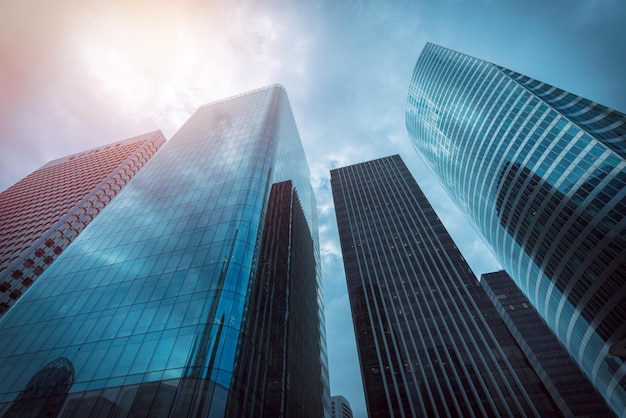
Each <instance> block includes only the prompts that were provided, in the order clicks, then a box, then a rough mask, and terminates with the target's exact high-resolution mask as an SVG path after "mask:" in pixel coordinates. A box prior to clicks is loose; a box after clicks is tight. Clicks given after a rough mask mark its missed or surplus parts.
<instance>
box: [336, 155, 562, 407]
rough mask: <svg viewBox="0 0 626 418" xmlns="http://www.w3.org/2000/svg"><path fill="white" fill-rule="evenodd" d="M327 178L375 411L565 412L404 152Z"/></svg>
mask: <svg viewBox="0 0 626 418" xmlns="http://www.w3.org/2000/svg"><path fill="white" fill-rule="evenodd" d="M331 185H332V190H333V198H334V201H335V211H336V215H337V223H338V226H339V237H340V242H341V250H342V253H343V260H344V267H345V271H346V280H347V284H348V294H349V297H350V307H351V310H352V318H353V321H354V327H355V335H356V340H357V348H358V353H359V361H360V365H361V372H362V376H363V383H364V385H363V386H364V388H365V399H366V403H367V409H368V414H369V416H370V418H375V417H389V416H395V417H414V416H474V415H476V416H554V415H555V414H556V415H558V409H557V406H556V405H555V404H554V402H553V401H552V400H551V398H550V397H549V396H548V392H547V390H546V389H545V387H543V385H542V384H541V383H540V382H539V379H538V378H537V376H536V375H535V374H534V372H533V371H532V370H531V369H530V367H528V366H527V364H526V362H525V358H524V356H523V354H522V352H521V350H520V349H519V347H518V346H517V344H516V343H515V341H514V340H513V338H512V336H511V335H510V334H509V332H508V331H507V329H506V327H504V325H503V323H502V321H501V320H500V318H499V316H498V315H497V312H496V311H495V308H494V306H493V304H491V302H490V301H489V300H488V298H487V295H486V294H485V292H484V290H483V289H482V288H481V286H480V284H479V283H478V281H477V280H476V277H475V276H474V274H473V273H472V271H471V269H470V268H469V266H468V265H467V263H466V262H465V260H464V259H463V256H462V255H461V253H460V252H459V250H458V249H457V247H456V246H455V244H454V242H453V241H452V238H450V236H449V235H448V233H447V231H446V230H445V228H444V226H443V224H442V223H441V222H440V221H439V218H438V217H437V215H436V214H435V212H434V211H433V209H432V207H431V206H430V204H429V203H428V200H427V199H426V197H425V196H424V194H423V193H422V191H421V190H420V188H419V186H418V185H417V183H416V182H415V180H414V178H413V177H412V176H411V174H410V172H409V170H408V169H407V167H406V166H405V165H404V162H403V161H402V159H401V158H400V157H399V156H398V155H395V156H392V157H387V158H382V159H378V160H374V161H369V162H365V163H361V164H356V165H352V166H348V167H343V168H339V169H335V170H332V171H331Z"/></svg>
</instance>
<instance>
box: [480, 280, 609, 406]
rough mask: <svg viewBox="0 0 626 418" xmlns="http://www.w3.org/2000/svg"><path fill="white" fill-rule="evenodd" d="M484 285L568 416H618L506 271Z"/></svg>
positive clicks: (511, 330)
mask: <svg viewBox="0 0 626 418" xmlns="http://www.w3.org/2000/svg"><path fill="white" fill-rule="evenodd" d="M480 283H481V285H482V287H483V289H485V291H486V292H487V295H488V296H489V299H490V300H491V302H492V303H493V304H494V306H495V307H496V309H497V311H498V314H499V315H500V317H501V318H502V320H503V321H504V323H505V324H506V327H507V328H508V330H509V331H510V332H511V334H512V335H513V337H514V338H515V340H516V341H517V343H518V344H519V346H520V348H521V349H522V351H523V352H524V355H525V356H526V358H527V359H528V361H529V363H530V365H531V366H532V368H533V370H535V372H536V373H537V376H539V378H540V379H541V381H542V382H543V384H544V386H545V387H546V388H547V389H548V390H549V391H550V394H551V395H552V399H554V400H555V401H556V403H557V404H558V406H559V408H560V409H561V411H562V412H563V415H564V416H570V417H589V418H591V417H596V418H611V417H615V414H613V412H612V411H611V409H610V408H609V407H608V405H607V404H606V402H605V401H604V399H603V398H602V397H601V396H600V394H599V393H598V392H597V391H596V390H595V389H594V387H593V385H592V384H591V382H590V381H589V379H587V377H586V376H585V375H584V374H583V373H582V372H581V370H580V368H579V367H578V365H577V364H576V362H574V360H573V359H572V358H571V357H570V356H569V354H567V351H566V350H565V348H564V347H563V346H562V345H561V343H560V342H559V340H558V339H557V338H556V336H555V335H554V333H553V332H552V331H550V329H549V328H548V326H547V325H546V323H545V321H544V320H543V319H541V317H540V316H539V313H538V312H537V310H536V309H535V308H533V306H532V305H531V303H530V301H529V300H528V298H527V297H526V296H524V294H523V293H522V292H521V291H520V290H519V288H518V287H517V286H516V285H515V283H514V282H513V280H512V279H511V277H510V276H509V275H508V274H507V273H506V271H504V270H501V271H497V272H494V273H488V274H483V275H482V276H481V278H480Z"/></svg>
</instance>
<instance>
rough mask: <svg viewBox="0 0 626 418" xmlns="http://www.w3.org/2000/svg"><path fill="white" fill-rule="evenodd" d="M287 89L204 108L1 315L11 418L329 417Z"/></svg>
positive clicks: (310, 226) (1, 364) (313, 238)
mask: <svg viewBox="0 0 626 418" xmlns="http://www.w3.org/2000/svg"><path fill="white" fill-rule="evenodd" d="M320 285H321V275H320V266H319V249H318V237H317V227H316V215H315V202H314V197H313V194H312V188H311V185H310V183H309V173H308V166H307V163H306V159H305V156H304V151H303V148H302V144H301V143H300V139H299V135H298V131H297V128H296V125H295V121H294V118H293V114H292V113H291V108H290V105H289V100H288V98H287V94H286V92H285V90H284V88H283V87H282V86H277V85H274V86H269V87H266V88H263V89H259V90H255V91H252V92H249V93H246V94H242V95H239V96H235V97H232V98H229V99H225V100H221V101H217V102H214V103H210V104H208V105H204V106H202V107H200V108H199V109H198V110H197V111H196V112H195V113H194V114H193V115H192V116H191V118H190V119H189V120H188V121H187V122H186V123H185V124H184V125H183V127H182V128H181V129H180V130H179V131H178V132H177V133H176V134H175V135H174V137H173V138H172V139H171V140H170V141H168V143H167V144H166V145H165V146H164V147H163V148H162V149H161V150H159V152H158V153H157V154H156V155H155V156H154V157H153V158H152V159H151V161H150V163H149V164H148V165H147V166H146V167H144V169H142V170H141V171H140V172H139V173H138V174H137V175H136V176H135V177H134V178H133V179H132V180H131V181H130V182H129V183H128V184H127V185H126V187H125V188H124V189H123V190H122V191H121V192H120V193H119V194H118V195H117V197H116V198H115V199H114V200H113V201H112V202H111V203H110V204H109V205H108V206H107V207H106V208H105V209H104V210H103V211H102V212H101V213H100V215H99V216H98V217H96V218H95V219H94V220H93V221H92V223H91V224H90V225H89V228H87V229H86V230H85V231H84V232H83V233H82V234H81V235H80V236H79V237H78V238H77V239H76V240H75V241H74V242H73V243H72V244H71V245H70V246H69V247H68V248H67V250H65V251H64V252H63V254H62V255H61V256H60V257H59V259H58V260H57V261H56V262H55V263H54V264H53V265H51V266H50V268H49V269H48V270H47V271H46V272H45V273H44V274H43V275H42V276H41V278H40V279H39V281H38V282H37V284H36V285H35V286H33V287H32V288H31V289H30V291H29V292H28V293H26V294H25V295H24V297H23V298H22V300H21V301H20V303H18V304H16V305H15V306H14V307H13V308H12V309H11V310H10V311H9V312H7V314H6V315H5V316H4V318H3V319H2V321H0V335H1V336H2V338H1V339H0V375H1V376H2V377H1V378H0V396H1V398H0V402H1V404H0V405H1V406H0V408H1V409H0V413H5V416H23V415H31V416H36V415H38V414H39V415H46V416H96V415H97V416H107V414H111V415H114V416H170V417H181V416H192V417H200V416H203V417H223V416H226V417H264V416H277V417H289V416H301V417H307V416H310V417H321V416H326V417H328V416H330V395H329V391H328V371H327V365H326V363H327V360H326V348H325V347H326V343H325V334H324V332H325V331H324V321H323V311H322V299H321V297H322V296H321V295H322V291H321V288H320Z"/></svg>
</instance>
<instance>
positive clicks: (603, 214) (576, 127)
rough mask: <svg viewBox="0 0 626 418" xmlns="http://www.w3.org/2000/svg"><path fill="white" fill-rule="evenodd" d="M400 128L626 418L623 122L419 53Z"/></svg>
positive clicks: (464, 59)
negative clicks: (405, 128)
mask: <svg viewBox="0 0 626 418" xmlns="http://www.w3.org/2000/svg"><path fill="white" fill-rule="evenodd" d="M406 124H407V129H408V131H409V135H410V136H411V138H412V141H413V144H414V146H415V148H416V149H417V151H418V153H419V154H421V156H422V157H423V158H424V160H425V161H426V162H427V164H428V165H429V166H430V168H431V169H432V170H433V172H434V173H435V174H436V175H437V176H438V177H439V179H440V181H441V183H442V184H443V186H444V188H446V190H447V192H448V193H449V195H450V196H451V197H452V199H453V200H454V201H455V202H456V204H457V205H458V206H459V207H460V208H461V209H462V210H463V211H464V212H465V213H466V214H467V216H468V218H469V219H470V221H471V222H472V223H473V224H474V226H475V228H476V229H477V231H478V232H479V233H480V234H481V235H482V236H483V239H484V240H485V241H486V242H487V244H488V245H490V247H491V248H492V250H493V252H494V254H495V255H496V257H497V258H498V260H499V261H500V263H501V264H502V266H503V267H504V268H505V270H506V271H507V272H508V273H509V274H510V275H511V277H512V278H513V280H514V281H515V282H516V284H517V285H518V286H519V288H520V289H521V290H522V291H523V292H524V294H525V295H526V296H527V297H528V299H529V300H530V302H531V303H532V304H533V306H534V307H535V308H536V309H537V311H538V312H539V313H540V315H541V316H542V317H543V318H544V319H545V320H546V322H547V324H548V326H549V327H550V328H551V329H552V330H553V331H554V332H555V334H556V335H557V336H558V338H559V340H560V341H561V343H562V344H563V345H564V346H565V348H566V349H567V351H568V352H569V354H570V355H571V356H572V357H573V358H574V359H575V360H576V362H577V363H578V365H579V366H580V368H581V369H582V370H583V372H584V373H585V374H586V375H587V376H588V377H589V378H590V379H591V381H592V382H593V384H594V386H595V387H596V389H597V390H598V392H599V393H600V394H601V395H602V396H603V397H604V398H605V399H606V401H607V403H608V404H609V405H610V406H611V408H612V409H613V411H615V412H616V413H617V414H618V415H620V416H626V412H624V411H626V363H625V359H626V355H625V353H624V352H621V353H620V350H622V351H626V350H623V347H626V340H625V338H626V322H625V321H624V318H626V281H625V280H624V278H625V277H626V160H625V157H626V116H625V115H624V114H622V113H620V112H618V111H616V110H613V109H609V108H607V107H605V106H602V105H600V104H598V103H594V102H592V101H590V100H587V99H584V98H582V97H579V96H576V95H573V94H571V93H568V92H565V91H563V90H561V89H558V88H555V87H553V86H550V85H548V84H545V83H542V82H540V81H537V80H534V79H532V78H529V77H526V76H524V75H521V74H518V73H515V72H513V71H510V70H507V69H505V68H502V67H499V66H497V65H494V64H491V63H488V62H485V61H482V60H479V59H476V58H473V57H470V56H467V55H464V54H461V53H458V52H455V51H452V50H449V49H446V48H442V47H439V46H437V45H433V44H427V45H426V47H425V48H424V51H423V52H422V54H421V55H420V57H419V59H418V61H417V64H416V66H415V71H414V73H413V77H412V80H411V83H410V87H409V94H408V101H407V112H406Z"/></svg>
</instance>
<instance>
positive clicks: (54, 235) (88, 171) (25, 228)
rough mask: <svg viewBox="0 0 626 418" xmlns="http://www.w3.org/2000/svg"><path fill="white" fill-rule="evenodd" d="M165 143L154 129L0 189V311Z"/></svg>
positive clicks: (59, 162)
mask: <svg viewBox="0 0 626 418" xmlns="http://www.w3.org/2000/svg"><path fill="white" fill-rule="evenodd" d="M164 143H165V138H164V137H163V134H162V133H161V132H160V131H154V132H149V133H147V134H143V135H139V136H136V137H134V138H128V139H125V140H123V141H119V142H115V143H112V144H109V145H105V146H103V147H99V148H93V149H91V150H87V151H84V152H81V153H78V154H74V155H69V156H67V157H63V158H59V159H57V160H54V161H50V162H49V163H48V164H46V165H44V166H43V167H41V168H40V169H39V170H37V171H35V172H33V173H32V174H30V175H28V176H27V177H25V178H24V179H22V180H21V181H19V182H17V183H16V184H14V185H13V186H11V187H9V188H8V189H7V190H5V191H3V192H2V193H0V315H3V314H4V313H5V312H6V311H7V310H9V308H10V307H11V306H13V304H14V303H15V302H16V301H17V300H18V299H19V298H20V297H21V296H22V294H23V293H24V292H25V291H26V290H28V288H29V287H30V286H31V285H32V284H33V283H34V282H35V280H37V279H38V278H39V276H41V275H42V274H43V272H44V271H45V270H46V269H47V268H48V266H49V265H50V264H52V262H53V261H54V260H55V259H56V258H57V257H58V255H59V254H61V253H62V252H63V250H65V249H66V248H67V246H68V245H69V244H70V243H71V242H72V241H73V240H74V238H76V237H77V236H78V234H80V233H81V232H82V231H83V229H85V227H86V226H87V225H89V223H90V222H91V220H92V219H93V218H94V217H95V216H96V215H97V214H98V213H99V212H100V210H102V208H104V207H105V206H106V205H107V204H108V203H109V202H110V201H111V199H112V198H113V197H114V196H115V195H116V194H117V193H118V192H119V191H120V190H121V189H122V187H124V185H126V183H127V182H128V181H129V180H130V179H131V178H132V177H133V176H134V175H135V174H137V172H138V171H139V170H140V169H141V167H143V165H144V164H145V163H146V162H148V160H149V159H150V158H151V157H152V156H153V155H154V153H156V152H157V150H158V149H159V148H160V147H161V146H162V145H163V144H164Z"/></svg>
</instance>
